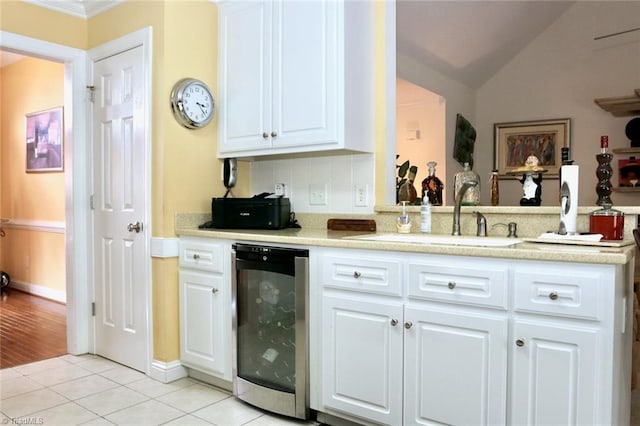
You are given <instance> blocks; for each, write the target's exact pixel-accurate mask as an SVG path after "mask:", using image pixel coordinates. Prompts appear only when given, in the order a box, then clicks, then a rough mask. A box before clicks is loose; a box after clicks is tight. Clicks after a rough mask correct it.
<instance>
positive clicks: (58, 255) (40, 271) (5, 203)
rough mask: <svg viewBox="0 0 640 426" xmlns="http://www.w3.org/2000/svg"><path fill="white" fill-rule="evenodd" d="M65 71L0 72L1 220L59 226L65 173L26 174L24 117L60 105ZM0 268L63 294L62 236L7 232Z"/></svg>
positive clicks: (50, 66) (35, 67) (42, 64)
mask: <svg viewBox="0 0 640 426" xmlns="http://www.w3.org/2000/svg"><path fill="white" fill-rule="evenodd" d="M63 82H64V66H63V65H62V64H60V63H55V62H50V61H44V60H40V59H34V58H26V59H23V60H20V61H18V62H16V63H13V64H11V65H8V66H6V67H3V68H0V87H1V90H0V94H1V95H0V105H1V110H2V116H1V117H0V124H1V126H2V131H1V135H0V149H1V150H2V157H1V162H0V170H1V171H0V186H2V198H0V200H1V204H0V216H1V217H3V218H8V219H14V220H27V221H56V222H64V219H65V210H64V200H65V186H64V173H60V172H53V173H26V171H25V164H26V149H25V148H26V135H25V129H26V118H25V115H26V114H28V113H32V112H38V111H42V110H46V109H51V108H55V107H60V106H63V104H64V94H63V90H64V87H63V86H64V84H63ZM0 245H2V254H3V257H2V258H0V267H1V268H2V270H4V271H6V272H7V273H9V275H11V278H12V280H13V281H16V282H22V283H24V284H35V285H39V286H43V287H48V288H51V289H54V290H57V291H61V292H64V290H65V279H66V278H65V241H64V234H61V233H50V232H43V231H35V230H17V229H7V230H6V237H5V238H3V239H2V240H0Z"/></svg>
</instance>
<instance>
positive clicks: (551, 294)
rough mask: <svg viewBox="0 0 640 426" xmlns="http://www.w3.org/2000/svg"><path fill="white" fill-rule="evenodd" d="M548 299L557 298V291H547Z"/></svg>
mask: <svg viewBox="0 0 640 426" xmlns="http://www.w3.org/2000/svg"><path fill="white" fill-rule="evenodd" d="M549 299H551V300H557V299H558V293H556V292H555V291H552V292H551V293H549Z"/></svg>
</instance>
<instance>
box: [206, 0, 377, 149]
mask: <svg viewBox="0 0 640 426" xmlns="http://www.w3.org/2000/svg"><path fill="white" fill-rule="evenodd" d="M372 7H373V2H340V1H268V0H267V1H258V2H244V1H238V2H236V1H229V2H224V3H221V5H220V12H219V32H220V33H219V60H218V64H219V65H218V66H219V72H218V77H219V83H218V91H219V96H218V113H219V138H218V156H219V157H253V156H264V155H272V154H287V153H300V152H311V151H327V150H352V151H358V152H372V151H373V146H374V141H373V92H374V81H373V35H374V32H373V11H372Z"/></svg>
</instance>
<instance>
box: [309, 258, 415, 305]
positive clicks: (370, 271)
mask: <svg viewBox="0 0 640 426" xmlns="http://www.w3.org/2000/svg"><path fill="white" fill-rule="evenodd" d="M320 277H321V283H322V285H323V286H324V287H334V288H340V289H344V290H355V291H365V292H373V293H381V294H391V295H396V296H400V295H401V294H402V285H401V284H402V283H401V276H400V261H399V260H394V259H391V260H389V257H388V256H387V257H376V256H373V255H372V256H371V257H351V256H350V257H338V256H323V257H322V260H321V261H320Z"/></svg>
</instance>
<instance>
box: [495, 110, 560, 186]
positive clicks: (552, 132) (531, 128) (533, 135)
mask: <svg viewBox="0 0 640 426" xmlns="http://www.w3.org/2000/svg"><path fill="white" fill-rule="evenodd" d="M493 128H494V133H495V135H494V160H493V167H494V169H497V170H498V174H499V175H500V176H507V175H508V174H509V172H510V171H512V170H514V169H517V168H519V167H522V166H523V165H524V163H525V161H527V158H528V157H529V156H530V155H535V156H536V157H537V158H538V160H539V161H540V163H539V164H540V166H543V167H544V168H545V169H547V170H548V173H547V174H545V177H558V173H559V171H560V166H561V165H562V148H563V147H566V148H569V147H570V144H571V119H570V118H560V119H556V120H537V121H520V122H512V123H496V124H494V125H493Z"/></svg>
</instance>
